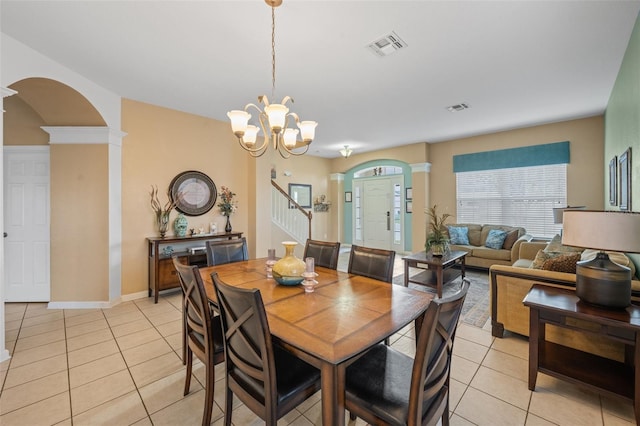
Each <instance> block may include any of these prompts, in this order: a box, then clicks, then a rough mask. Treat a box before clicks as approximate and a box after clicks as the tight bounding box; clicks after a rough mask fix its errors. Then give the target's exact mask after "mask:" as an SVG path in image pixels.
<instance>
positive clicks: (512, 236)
mask: <svg viewBox="0 0 640 426" xmlns="http://www.w3.org/2000/svg"><path fill="white" fill-rule="evenodd" d="M517 240H518V230H517V229H515V230H513V231H511V232H509V233H507V237H506V238H505V239H504V243H503V244H502V248H503V249H507V250H511V247H513V245H514V244H515V243H516V241H517Z"/></svg>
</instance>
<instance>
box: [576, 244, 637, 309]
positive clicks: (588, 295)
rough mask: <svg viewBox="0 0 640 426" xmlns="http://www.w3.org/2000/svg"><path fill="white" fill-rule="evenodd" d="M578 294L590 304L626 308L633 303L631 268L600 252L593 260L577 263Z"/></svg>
mask: <svg viewBox="0 0 640 426" xmlns="http://www.w3.org/2000/svg"><path fill="white" fill-rule="evenodd" d="M576 294H577V295H578V297H579V298H580V300H582V301H583V302H585V303H588V304H590V305H596V306H599V307H602V308H607V309H624V308H626V307H627V306H629V305H630V304H631V270H630V269H629V268H627V267H626V266H621V265H618V264H617V263H615V262H612V261H611V260H609V255H608V254H606V253H605V252H600V253H598V254H597V256H596V257H595V259H593V260H583V261H582V262H578V263H577V265H576Z"/></svg>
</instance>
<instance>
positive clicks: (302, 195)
mask: <svg viewBox="0 0 640 426" xmlns="http://www.w3.org/2000/svg"><path fill="white" fill-rule="evenodd" d="M289 197H291V198H292V199H293V201H295V202H296V203H298V204H299V205H300V207H302V208H305V209H310V208H311V185H305V184H301V183H290V184H289Z"/></svg>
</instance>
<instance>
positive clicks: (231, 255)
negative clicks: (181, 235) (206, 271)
mask: <svg viewBox="0 0 640 426" xmlns="http://www.w3.org/2000/svg"><path fill="white" fill-rule="evenodd" d="M243 260H249V251H248V250H247V239H246V238H245V237H242V238H234V239H232V240H222V241H215V240H210V241H207V266H214V265H222V264H224V263H231V262H240V261H243Z"/></svg>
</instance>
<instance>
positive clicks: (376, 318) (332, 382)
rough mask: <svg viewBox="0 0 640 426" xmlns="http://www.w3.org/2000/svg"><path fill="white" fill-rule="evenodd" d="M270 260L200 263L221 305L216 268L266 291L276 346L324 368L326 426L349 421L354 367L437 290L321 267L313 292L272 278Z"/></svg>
mask: <svg viewBox="0 0 640 426" xmlns="http://www.w3.org/2000/svg"><path fill="white" fill-rule="evenodd" d="M266 260H267V259H266V258H264V259H252V260H248V261H241V262H233V263H227V264H223V265H217V266H207V267H201V268H200V274H201V276H202V279H203V282H204V286H205V291H206V293H207V298H208V299H209V301H210V302H211V303H212V304H213V305H214V306H217V303H218V301H217V298H216V294H215V289H214V287H213V280H212V278H211V274H212V273H214V272H215V273H217V274H218V277H219V278H220V279H221V280H222V281H223V282H225V283H226V284H229V285H232V286H237V287H241V288H248V289H251V288H257V289H259V290H260V294H261V296H262V300H263V303H264V307H265V311H266V314H267V321H268V324H269V329H270V332H271V335H272V338H273V339H274V342H275V343H276V344H279V345H281V346H282V347H284V348H285V349H287V350H289V351H291V352H292V353H293V354H295V355H296V356H298V357H299V358H301V359H303V360H304V361H306V362H308V363H309V364H311V365H313V366H315V367H316V368H318V369H319V370H320V373H321V390H320V392H321V398H322V400H321V404H322V424H323V425H331V426H333V425H344V423H345V375H346V369H347V367H348V366H349V365H350V364H351V363H352V362H354V361H355V360H357V359H358V358H359V356H361V355H362V354H364V353H365V352H366V351H367V350H368V349H369V348H371V347H372V346H374V345H376V344H377V343H379V342H382V341H383V340H384V339H385V338H387V337H389V336H391V335H393V334H394V333H396V332H398V331H399V330H401V329H402V328H404V327H405V326H407V325H409V324H411V323H412V322H413V321H416V323H417V324H419V323H420V320H421V319H422V315H423V313H424V312H425V310H426V309H427V307H428V305H429V303H430V302H431V300H432V299H433V297H434V295H433V294H432V293H427V292H422V291H419V290H415V289H411V288H406V287H404V286H402V285H394V284H390V283H386V282H383V281H378V280H375V279H372V278H367V277H363V276H359V275H353V274H349V273H347V272H341V271H336V270H333V269H328V268H323V267H316V268H315V272H316V273H317V274H318V275H317V277H316V281H317V284H316V285H315V288H314V291H313V292H305V289H304V287H303V286H302V285H300V284H298V285H281V284H278V283H277V282H276V281H275V280H274V279H273V278H267V270H266Z"/></svg>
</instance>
